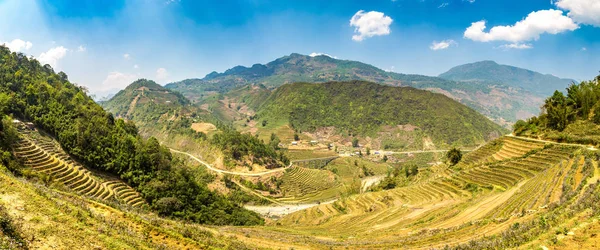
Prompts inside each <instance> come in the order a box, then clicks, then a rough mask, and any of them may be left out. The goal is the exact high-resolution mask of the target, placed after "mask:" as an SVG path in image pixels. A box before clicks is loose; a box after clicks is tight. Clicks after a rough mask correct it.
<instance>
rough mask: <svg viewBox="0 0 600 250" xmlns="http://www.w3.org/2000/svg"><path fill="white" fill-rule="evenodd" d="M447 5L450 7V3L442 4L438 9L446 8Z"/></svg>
mask: <svg viewBox="0 0 600 250" xmlns="http://www.w3.org/2000/svg"><path fill="white" fill-rule="evenodd" d="M448 5H450V3H442V4H440V6H438V9H440V8H444V7H447V6H448Z"/></svg>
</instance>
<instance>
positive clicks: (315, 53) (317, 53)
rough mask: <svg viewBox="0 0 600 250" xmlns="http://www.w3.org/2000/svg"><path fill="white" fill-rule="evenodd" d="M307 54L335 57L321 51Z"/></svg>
mask: <svg viewBox="0 0 600 250" xmlns="http://www.w3.org/2000/svg"><path fill="white" fill-rule="evenodd" d="M308 56H310V57H315V56H327V57H331V58H334V59H337V57H335V56H332V55H329V54H325V53H321V52H313V53H310V55H308Z"/></svg>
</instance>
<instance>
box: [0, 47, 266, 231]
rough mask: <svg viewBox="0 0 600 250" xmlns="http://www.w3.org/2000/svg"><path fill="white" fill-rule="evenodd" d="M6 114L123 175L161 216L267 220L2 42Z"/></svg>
mask: <svg viewBox="0 0 600 250" xmlns="http://www.w3.org/2000/svg"><path fill="white" fill-rule="evenodd" d="M0 111H1V112H2V115H3V116H4V115H5V114H12V115H14V116H15V117H19V118H21V119H24V120H29V121H32V122H34V123H35V125H36V126H37V127H38V128H41V129H43V130H44V131H46V132H47V133H49V134H51V135H52V136H54V137H55V138H56V139H57V140H58V142H59V143H60V144H61V146H62V147H63V148H64V149H65V151H66V152H68V153H69V154H70V155H71V156H72V157H74V158H75V159H76V160H78V161H79V162H81V163H82V164H84V165H85V166H87V167H90V168H93V169H96V170H100V171H106V172H109V173H112V174H115V175H118V176H120V177H121V178H122V179H123V180H124V181H126V182H127V183H128V184H129V185H131V186H132V187H134V188H136V189H137V190H138V191H140V193H141V194H142V195H143V197H144V198H145V199H146V201H147V202H148V203H149V204H150V206H151V208H152V209H154V210H156V211H157V212H159V213H160V214H162V215H166V216H172V217H178V218H183V219H188V220H191V221H195V222H200V223H210V224H233V225H253V224H260V223H262V222H263V221H262V219H261V218H260V217H259V216H258V215H257V214H255V213H253V212H250V211H247V210H245V209H243V208H241V207H240V206H238V205H236V204H233V203H231V202H229V201H228V200H227V199H226V198H225V197H223V196H221V195H218V194H216V193H214V192H211V191H210V190H209V189H208V188H207V187H206V184H204V183H199V182H197V181H195V180H194V178H193V176H191V174H190V173H189V172H188V171H186V169H185V168H184V167H182V166H181V164H179V163H178V162H177V161H175V160H174V159H173V157H172V156H171V153H170V152H169V150H168V149H167V148H165V147H163V146H161V145H160V143H159V142H158V140H156V139H154V138H150V139H148V140H144V139H143V138H141V137H140V136H139V135H138V134H137V128H136V126H135V125H134V124H133V123H132V122H126V121H124V120H122V119H115V117H114V116H113V115H112V114H111V113H108V112H106V111H104V110H103V109H102V107H100V105H98V104H96V103H95V102H94V101H93V100H92V99H91V98H90V97H89V96H87V94H86V92H85V88H84V87H81V86H77V85H75V84H73V83H71V82H69V80H68V77H67V75H66V74H65V73H63V72H59V73H58V74H57V73H55V72H54V70H53V69H52V67H50V66H49V65H44V66H42V65H40V63H39V62H38V61H37V60H35V59H33V58H27V57H26V56H25V55H23V54H21V53H11V52H10V51H9V50H8V49H7V48H6V47H4V46H0ZM5 146H6V145H5Z"/></svg>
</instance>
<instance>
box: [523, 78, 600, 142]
mask: <svg viewBox="0 0 600 250" xmlns="http://www.w3.org/2000/svg"><path fill="white" fill-rule="evenodd" d="M599 81H600V76H598V77H596V79H594V80H592V81H583V82H581V83H579V84H575V83H574V84H571V85H570V86H569V87H568V88H567V91H566V92H567V94H566V95H565V94H563V93H562V92H559V91H555V92H554V94H553V95H552V96H551V97H548V98H547V99H546V101H545V103H544V106H543V110H544V113H542V114H541V115H540V116H538V117H532V118H530V119H528V120H527V121H519V122H517V123H516V124H515V125H514V127H513V129H514V133H515V134H516V135H524V136H536V137H543V138H547V139H551V140H556V141H561V142H575V143H581V144H592V145H600V127H599V126H598V125H600V115H598V114H599V113H600V85H599Z"/></svg>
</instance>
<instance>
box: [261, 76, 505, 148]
mask: <svg viewBox="0 0 600 250" xmlns="http://www.w3.org/2000/svg"><path fill="white" fill-rule="evenodd" d="M255 119H256V120H259V121H262V122H263V123H264V122H265V121H266V123H277V122H278V121H281V120H282V119H283V120H284V121H287V122H289V124H290V125H291V126H292V127H293V128H294V129H295V130H297V131H315V130H317V129H319V128H323V127H329V126H333V127H335V128H336V130H337V132H339V133H342V134H346V135H351V136H353V135H360V136H375V135H376V133H377V132H379V131H380V130H381V129H382V127H384V126H390V127H396V126H398V125H408V124H410V125H412V126H416V127H418V128H419V129H420V130H422V131H423V132H424V133H425V134H426V135H428V136H430V137H431V138H432V139H433V140H434V142H436V144H438V145H452V144H459V145H474V144H477V143H482V142H484V141H487V140H490V139H492V138H494V137H498V136H500V135H501V134H502V133H503V132H504V130H503V129H502V128H501V127H500V126H498V125H496V124H494V123H493V122H491V121H490V120H488V119H487V118H486V117H484V116H482V115H481V114H479V113H477V112H475V111H474V110H472V109H470V108H468V107H466V106H464V105H462V104H460V103H458V102H456V101H454V100H452V99H450V98H448V97H445V96H443V95H441V94H434V93H431V92H428V91H424V90H418V89H415V88H411V87H391V86H385V85H381V84H376V83H370V82H361V81H354V82H328V83H322V84H310V83H294V84H288V85H284V86H281V87H279V88H278V89H276V90H275V91H273V92H272V94H271V95H270V96H269V97H268V98H267V99H266V100H265V102H264V103H263V104H262V105H261V107H260V108H259V109H258V111H257V115H256V118H255Z"/></svg>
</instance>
